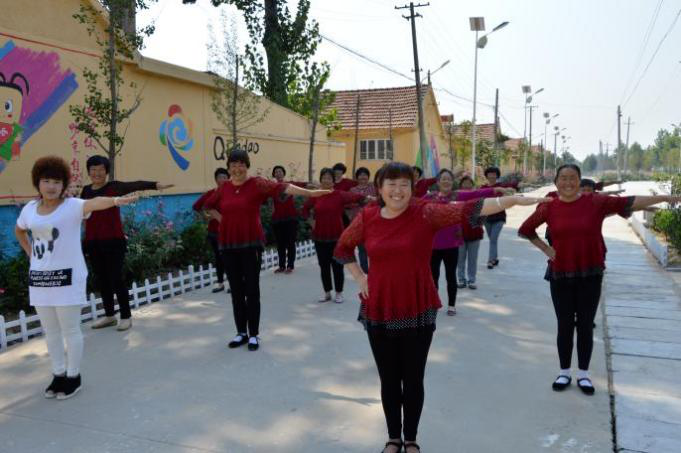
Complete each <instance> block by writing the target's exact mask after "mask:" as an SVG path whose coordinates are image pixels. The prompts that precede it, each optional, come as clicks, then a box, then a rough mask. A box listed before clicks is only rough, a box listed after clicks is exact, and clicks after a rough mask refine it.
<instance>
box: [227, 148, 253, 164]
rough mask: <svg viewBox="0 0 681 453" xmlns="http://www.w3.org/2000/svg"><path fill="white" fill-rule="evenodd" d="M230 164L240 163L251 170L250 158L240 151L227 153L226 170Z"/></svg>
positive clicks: (246, 153) (245, 152)
mask: <svg viewBox="0 0 681 453" xmlns="http://www.w3.org/2000/svg"><path fill="white" fill-rule="evenodd" d="M232 162H241V163H242V164H244V165H246V168H251V158H250V157H248V152H247V151H244V150H242V149H235V150H233V151H232V152H231V153H229V157H228V158H227V168H229V164H231V163H232Z"/></svg>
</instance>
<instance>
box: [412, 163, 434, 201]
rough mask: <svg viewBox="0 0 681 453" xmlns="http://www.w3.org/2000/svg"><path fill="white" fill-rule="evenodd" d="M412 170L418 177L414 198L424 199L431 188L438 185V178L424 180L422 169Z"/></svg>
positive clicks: (415, 167)
mask: <svg viewBox="0 0 681 453" xmlns="http://www.w3.org/2000/svg"><path fill="white" fill-rule="evenodd" d="M412 169H413V170H414V174H415V177H416V182H415V183H414V196H415V197H416V198H422V197H423V196H424V195H426V194H427V193H428V189H429V188H430V186H432V185H433V184H436V183H437V178H424V177H423V170H421V167H417V166H413V167H412Z"/></svg>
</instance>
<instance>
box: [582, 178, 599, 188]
mask: <svg viewBox="0 0 681 453" xmlns="http://www.w3.org/2000/svg"><path fill="white" fill-rule="evenodd" d="M579 187H591V188H592V189H593V190H596V181H594V180H593V179H589V178H582V180H581V181H579Z"/></svg>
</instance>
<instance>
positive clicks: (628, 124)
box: [624, 117, 634, 175]
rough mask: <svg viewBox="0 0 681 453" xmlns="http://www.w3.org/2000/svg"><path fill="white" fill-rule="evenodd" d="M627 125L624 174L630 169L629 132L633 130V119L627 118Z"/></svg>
mask: <svg viewBox="0 0 681 453" xmlns="http://www.w3.org/2000/svg"><path fill="white" fill-rule="evenodd" d="M625 124H626V125H627V143H626V145H625V148H624V174H625V175H626V174H627V169H628V167H629V131H630V129H631V125H632V124H634V123H632V122H631V117H628V118H627V122H626V123H625Z"/></svg>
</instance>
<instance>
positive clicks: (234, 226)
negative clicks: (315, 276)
mask: <svg viewBox="0 0 681 453" xmlns="http://www.w3.org/2000/svg"><path fill="white" fill-rule="evenodd" d="M250 166H251V161H250V159H249V157H248V153H247V152H246V151H241V150H236V151H232V152H231V153H230V154H229V158H228V159H227V170H228V171H229V175H230V180H229V181H227V182H225V183H224V184H223V185H222V186H221V187H220V189H219V190H216V191H215V193H214V194H213V196H211V197H210V199H208V200H207V201H206V204H205V205H204V206H205V208H206V209H208V210H209V212H210V214H211V215H212V216H213V217H215V218H217V219H218V220H219V221H220V231H219V234H218V243H219V246H220V249H221V251H222V259H223V260H224V262H225V269H226V270H227V279H228V280H229V286H230V288H231V289H232V307H233V309H234V321H235V323H236V331H237V335H236V336H235V337H234V339H233V340H232V341H231V342H230V343H229V347H230V348H237V347H239V346H242V345H244V344H246V343H248V349H249V350H250V351H256V350H257V349H258V347H259V344H260V341H259V338H258V334H259V333H260V332H259V327H260V264H261V261H260V259H261V254H262V250H263V247H264V245H265V233H264V231H263V229H262V224H261V223H260V205H262V204H263V203H264V202H265V201H266V200H267V199H268V198H270V197H276V196H278V195H280V194H282V193H286V194H289V195H300V196H304V197H319V196H322V195H326V194H327V193H328V192H329V191H327V190H307V189H302V188H300V187H296V186H294V185H291V184H282V183H277V182H274V181H268V180H267V179H263V178H260V177H257V176H256V177H253V178H251V177H249V176H248V169H249V167H250Z"/></svg>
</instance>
